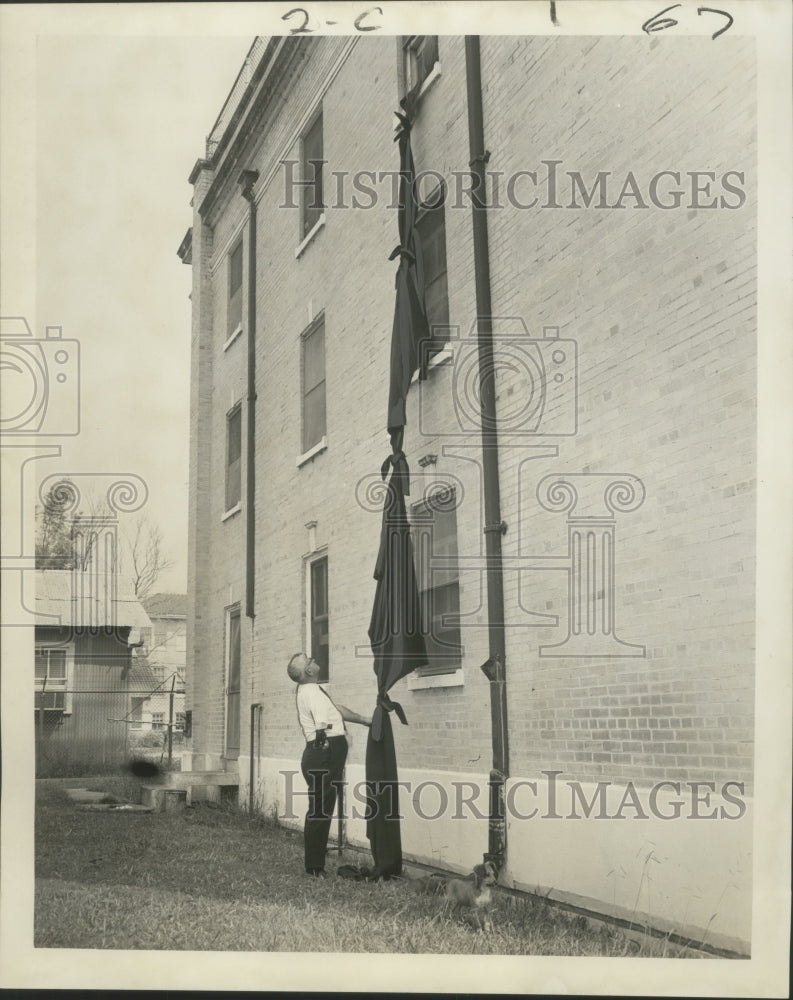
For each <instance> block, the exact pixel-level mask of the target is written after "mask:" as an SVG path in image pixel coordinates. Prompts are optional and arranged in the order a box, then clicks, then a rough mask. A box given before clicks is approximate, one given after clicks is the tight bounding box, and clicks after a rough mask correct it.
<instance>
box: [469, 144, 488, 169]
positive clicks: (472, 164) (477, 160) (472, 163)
mask: <svg viewBox="0 0 793 1000" xmlns="http://www.w3.org/2000/svg"><path fill="white" fill-rule="evenodd" d="M489 162H490V150H489V149H486V150H485V151H484V153H481V154H480V155H479V156H475V157H474V158H473V160H469V161H468V166H469V167H470V168H471V169H472V170H473V168H474V167H475V166H476V165H477V163H489Z"/></svg>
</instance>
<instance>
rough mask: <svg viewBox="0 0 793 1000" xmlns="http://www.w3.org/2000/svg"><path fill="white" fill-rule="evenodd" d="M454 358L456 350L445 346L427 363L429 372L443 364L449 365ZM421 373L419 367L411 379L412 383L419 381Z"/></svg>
mask: <svg viewBox="0 0 793 1000" xmlns="http://www.w3.org/2000/svg"><path fill="white" fill-rule="evenodd" d="M453 360H454V352H453V351H452V349H451V347H443V348H441V350H440V351H438V353H437V354H436V355H435V357H433V358H430V361H429V364H428V365H427V372H428V373H429V372H431V371H432V370H433V368H440V367H441V365H447V364H449V362H450V361H453ZM418 380H419V373H418V369H416V371H414V372H413V377H412V378H411V380H410V384H411V385H413V383H414V382H418Z"/></svg>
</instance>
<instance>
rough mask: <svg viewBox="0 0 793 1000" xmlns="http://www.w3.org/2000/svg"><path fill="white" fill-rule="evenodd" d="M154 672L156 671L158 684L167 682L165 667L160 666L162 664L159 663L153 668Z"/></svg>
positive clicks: (155, 675)
mask: <svg viewBox="0 0 793 1000" xmlns="http://www.w3.org/2000/svg"><path fill="white" fill-rule="evenodd" d="M152 670H153V671H154V677H155V679H156V681H157V683H158V684H162V683H163V681H164V680H165V667H162V666H160V664H159V663H158V664H155V665H154V666H153V667H152Z"/></svg>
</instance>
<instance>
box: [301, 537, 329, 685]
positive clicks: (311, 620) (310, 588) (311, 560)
mask: <svg viewBox="0 0 793 1000" xmlns="http://www.w3.org/2000/svg"><path fill="white" fill-rule="evenodd" d="M304 565H305V593H306V613H305V636H306V646H305V648H306V651H307V653H308V655H309V656H311V657H312V658H313V659H315V660H316V661H317V663H319V665H320V668H321V672H320V676H319V681H320V683H322V684H325V683H327V682H328V681H329V680H330V566H329V561H328V550H327V548H323V549H320V550H318V551H317V552H313V553H312V554H311V555H310V556H307V557H306V558H305V560H304ZM321 565H324V567H325V611H324V612H320V613H319V614H315V611H314V570H315V567H317V566H321ZM317 622H319V623H320V624H321V625H324V638H325V642H324V643H323V644H322V645H324V647H325V650H326V657H325V658H326V660H327V662H325V663H323V662H322V659H323V658H322V657H321V656H320V658H319V659H318V658H317V656H316V653H317V652H318V649H317V647H316V644H315V623H317Z"/></svg>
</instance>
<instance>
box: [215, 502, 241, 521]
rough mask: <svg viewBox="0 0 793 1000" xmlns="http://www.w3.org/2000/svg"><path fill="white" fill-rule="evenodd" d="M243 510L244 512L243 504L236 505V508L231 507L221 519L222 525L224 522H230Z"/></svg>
mask: <svg viewBox="0 0 793 1000" xmlns="http://www.w3.org/2000/svg"><path fill="white" fill-rule="evenodd" d="M241 510H242V504H241V503H238V504H235V506H234V507H230V508H229V509H228V510H227V511H226V513H225V514H224V515H223V517H221V519H220V521H221V523H222V522H223V521H228V520H230V519H231V518H232V517H234V515H235V514H239V512H240V511H241Z"/></svg>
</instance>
